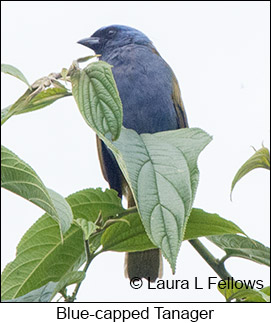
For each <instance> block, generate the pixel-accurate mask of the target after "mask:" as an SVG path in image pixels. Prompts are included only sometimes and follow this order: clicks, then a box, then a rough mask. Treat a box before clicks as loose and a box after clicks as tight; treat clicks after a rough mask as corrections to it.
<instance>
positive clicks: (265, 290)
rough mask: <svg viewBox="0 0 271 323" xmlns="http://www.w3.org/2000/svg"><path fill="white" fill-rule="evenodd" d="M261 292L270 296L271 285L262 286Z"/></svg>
mask: <svg viewBox="0 0 271 323" xmlns="http://www.w3.org/2000/svg"><path fill="white" fill-rule="evenodd" d="M261 292H262V293H264V294H265V295H267V296H270V286H266V287H264V288H262V289H261Z"/></svg>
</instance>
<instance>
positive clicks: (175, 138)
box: [101, 128, 211, 272]
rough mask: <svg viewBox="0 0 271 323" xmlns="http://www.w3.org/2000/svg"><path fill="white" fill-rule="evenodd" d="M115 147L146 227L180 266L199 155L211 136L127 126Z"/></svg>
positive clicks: (164, 252)
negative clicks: (144, 130) (143, 130)
mask: <svg viewBox="0 0 271 323" xmlns="http://www.w3.org/2000/svg"><path fill="white" fill-rule="evenodd" d="M101 139H103V140H104V142H105V144H106V145H107V146H108V147H109V148H110V149H111V150H112V152H113V153H114V155H115V157H116V159H117V161H118V164H119V166H120V168H121V170H122V173H123V174H124V176H125V179H126V180H127V182H128V184H129V186H130V188H131V190H132V193H133V195H134V197H135V200H136V203H137V208H138V210H139V213H140V216H141V219H142V222H143V225H144V227H145V230H146V232H147V234H148V236H149V238H150V240H151V241H152V243H153V244H154V245H155V246H157V247H158V248H160V249H161V250H162V253H163V255H164V257H165V258H166V259H167V260H168V261H169V263H170V265H171V268H172V270H173V272H174V270H175V265H176V258H177V255H178V252H179V249H180V245H181V242H182V240H183V236H184V232H185V227H186V224H187V220H188V217H189V215H190V211H191V208H192V204H193V200H194V197H195V193H196V188H197V184H198V176H199V173H198V168H197V158H198V155H199V153H200V152H201V151H202V149H203V148H204V147H205V146H206V145H207V144H208V143H209V142H210V141H211V137H210V136H209V135H208V134H207V133H205V132H204V131H203V130H201V129H197V128H194V129H193V128H190V129H179V130H174V131H165V132H160V133H155V134H141V135H139V134H137V133H136V132H135V131H134V130H131V129H125V128H123V129H122V131H121V134H120V137H119V139H118V140H117V141H115V142H114V143H113V144H112V142H110V141H109V140H108V139H106V138H104V137H101Z"/></svg>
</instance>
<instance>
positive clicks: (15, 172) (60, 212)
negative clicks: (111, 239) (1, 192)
mask: <svg viewBox="0 0 271 323" xmlns="http://www.w3.org/2000/svg"><path fill="white" fill-rule="evenodd" d="M1 187H3V188H6V189H7V190H9V191H11V192H13V193H16V194H18V195H19V196H21V197H23V198H25V199H26V200H28V201H30V202H32V203H34V204H35V205H37V206H39V207H40V208H42V209H43V210H44V211H46V212H47V213H48V214H49V215H50V216H51V217H53V218H54V219H55V220H56V221H58V222H59V225H60V228H61V232H62V233H65V232H66V231H67V230H68V229H69V227H70V225H71V222H72V211H71V208H70V206H69V204H68V203H67V202H66V200H65V199H64V198H63V197H62V196H61V195H60V194H58V193H56V192H54V191H53V190H49V189H47V188H46V187H45V186H44V184H43V182H42V181H41V179H40V178H39V176H38V175H37V174H36V172H35V171H34V170H33V169H32V168H31V167H30V166H29V165H28V164H27V163H25V162H24V161H23V160H21V159H20V158H19V157H18V156H17V155H15V154H14V153H13V152H12V151H10V150H9V149H7V148H6V147H4V146H1Z"/></svg>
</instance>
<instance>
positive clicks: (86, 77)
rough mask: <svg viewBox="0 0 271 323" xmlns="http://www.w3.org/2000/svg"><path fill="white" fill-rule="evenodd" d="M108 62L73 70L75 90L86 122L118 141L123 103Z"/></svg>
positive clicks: (72, 78)
mask: <svg viewBox="0 0 271 323" xmlns="http://www.w3.org/2000/svg"><path fill="white" fill-rule="evenodd" d="M111 67H112V66H110V65H109V64H107V63H106V62H103V61H99V62H94V63H91V64H89V65H88V66H87V67H86V68H84V69H83V70H79V69H75V70H74V71H73V72H72V73H71V81H72V93H73V96H74V98H75V100H76V102H77V105H78V107H79V110H80V112H81V114H82V116H83V117H84V119H85V121H86V122H87V124H88V125H89V126H90V127H91V128H93V129H94V130H95V131H96V132H98V133H100V134H102V135H105V134H107V133H110V134H111V137H112V139H113V140H116V139H117V138H118V137H119V135H120V131H121V125H122V104H121V101H120V98H119V93H118V90H117V86H116V83H115V80H114V78H113V74H112V71H111Z"/></svg>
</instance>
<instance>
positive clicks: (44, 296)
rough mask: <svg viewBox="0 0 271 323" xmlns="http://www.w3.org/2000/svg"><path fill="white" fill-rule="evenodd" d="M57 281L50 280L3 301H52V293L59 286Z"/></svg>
mask: <svg viewBox="0 0 271 323" xmlns="http://www.w3.org/2000/svg"><path fill="white" fill-rule="evenodd" d="M57 284H58V283H57V282H49V283H47V284H46V285H44V286H42V287H40V288H37V289H34V290H32V291H31V292H29V293H27V294H25V295H23V296H20V297H17V298H14V299H11V300H3V302H12V303H14V302H16V303H32V302H50V301H51V299H52V295H53V294H54V290H55V288H56V287H57Z"/></svg>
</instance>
